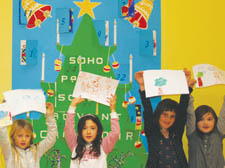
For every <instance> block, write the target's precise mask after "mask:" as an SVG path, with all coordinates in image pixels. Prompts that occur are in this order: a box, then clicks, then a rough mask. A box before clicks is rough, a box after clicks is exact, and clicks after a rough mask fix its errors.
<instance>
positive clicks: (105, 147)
mask: <svg viewBox="0 0 225 168" xmlns="http://www.w3.org/2000/svg"><path fill="white" fill-rule="evenodd" d="M83 101H84V99H83V98H81V97H78V98H74V99H73V100H72V102H71V105H70V107H69V110H68V112H67V119H66V124H65V128H64V131H65V137H66V141H67V144H68V146H69V148H70V150H71V152H72V159H71V163H70V167H71V168H87V167H88V168H106V167H107V163H106V159H107V155H108V153H109V152H111V151H112V150H113V148H114V146H115V144H116V142H117V140H118V138H119V135H120V126H119V121H118V115H117V113H116V112H115V110H116V108H115V104H116V96H114V97H113V98H110V99H109V103H110V109H111V132H109V134H108V135H107V136H106V137H105V138H103V139H102V132H103V127H102V124H101V122H100V121H99V119H98V117H97V116H96V115H93V114H87V115H84V116H82V117H81V118H80V119H79V121H78V128H77V130H78V134H76V133H75V131H74V125H75V121H74V117H75V114H76V113H75V112H74V111H75V110H76V107H77V105H78V104H80V103H81V102H83Z"/></svg>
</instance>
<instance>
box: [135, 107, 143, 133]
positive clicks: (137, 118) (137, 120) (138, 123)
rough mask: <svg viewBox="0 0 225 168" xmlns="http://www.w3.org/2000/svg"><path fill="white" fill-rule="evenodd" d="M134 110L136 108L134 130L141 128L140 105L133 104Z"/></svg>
mask: <svg viewBox="0 0 225 168" xmlns="http://www.w3.org/2000/svg"><path fill="white" fill-rule="evenodd" d="M135 110H136V126H135V129H136V130H141V120H142V118H141V105H140V104H135Z"/></svg>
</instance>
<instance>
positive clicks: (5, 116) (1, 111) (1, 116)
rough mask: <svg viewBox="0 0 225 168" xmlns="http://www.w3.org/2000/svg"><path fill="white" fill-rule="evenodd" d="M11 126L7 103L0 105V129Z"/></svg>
mask: <svg viewBox="0 0 225 168" xmlns="http://www.w3.org/2000/svg"><path fill="white" fill-rule="evenodd" d="M11 124H12V115H11V112H10V107H9V106H8V104H7V103H2V104H0V127H4V126H8V125H11Z"/></svg>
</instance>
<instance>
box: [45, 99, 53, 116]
mask: <svg viewBox="0 0 225 168" xmlns="http://www.w3.org/2000/svg"><path fill="white" fill-rule="evenodd" d="M52 114H54V107H53V104H52V103H50V102H47V103H46V115H52Z"/></svg>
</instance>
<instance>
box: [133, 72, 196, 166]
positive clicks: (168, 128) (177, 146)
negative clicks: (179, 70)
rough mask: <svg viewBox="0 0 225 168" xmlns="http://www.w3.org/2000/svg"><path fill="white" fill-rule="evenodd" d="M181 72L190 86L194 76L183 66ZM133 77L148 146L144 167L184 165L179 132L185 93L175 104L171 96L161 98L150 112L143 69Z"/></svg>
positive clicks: (183, 120)
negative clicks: (138, 96) (137, 87)
mask: <svg viewBox="0 0 225 168" xmlns="http://www.w3.org/2000/svg"><path fill="white" fill-rule="evenodd" d="M184 72H185V75H186V78H187V82H188V86H189V87H192V86H193V83H194V80H192V79H191V78H190V76H191V75H190V71H187V70H186V69H185V70H184ZM135 79H136V81H137V82H138V84H139V85H140V91H139V92H140V96H141V100H142V104H143V107H144V112H143V118H144V132H145V134H146V137H147V142H148V150H149V155H148V161H147V164H146V168H187V160H186V157H185V154H184V150H183V143H182V136H183V132H184V126H185V123H186V108H187V106H188V101H189V95H188V94H187V95H181V98H180V103H179V104H178V103H177V102H176V101H174V100H171V99H164V100H162V101H160V102H159V104H158V105H157V107H156V109H155V112H154V113H153V109H152V105H151V102H150V99H149V98H146V96H145V88H144V79H143V71H140V72H137V73H136V74H135ZM189 89H190V91H191V90H192V89H191V88H189Z"/></svg>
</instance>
